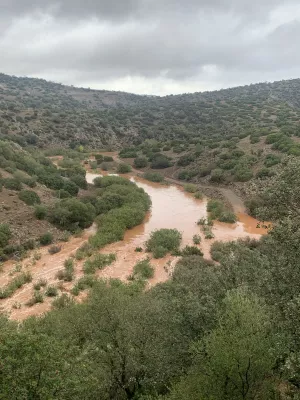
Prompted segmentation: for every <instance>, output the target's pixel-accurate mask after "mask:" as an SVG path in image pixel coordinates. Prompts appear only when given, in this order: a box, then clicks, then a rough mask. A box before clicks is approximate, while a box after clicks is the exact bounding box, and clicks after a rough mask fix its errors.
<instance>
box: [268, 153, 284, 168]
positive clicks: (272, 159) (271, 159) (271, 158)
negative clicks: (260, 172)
mask: <svg viewBox="0 0 300 400" xmlns="http://www.w3.org/2000/svg"><path fill="white" fill-rule="evenodd" d="M280 163H281V157H279V156H277V155H275V154H268V155H266V158H265V161H264V164H265V166H266V167H268V168H269V167H272V166H273V165H276V164H280Z"/></svg>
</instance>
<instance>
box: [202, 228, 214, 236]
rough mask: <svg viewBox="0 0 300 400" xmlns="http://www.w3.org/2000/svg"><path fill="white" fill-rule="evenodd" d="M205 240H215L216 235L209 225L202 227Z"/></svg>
mask: <svg viewBox="0 0 300 400" xmlns="http://www.w3.org/2000/svg"><path fill="white" fill-rule="evenodd" d="M202 231H203V233H204V236H205V239H214V237H215V235H214V234H213V233H212V230H211V227H210V226H208V225H204V226H202Z"/></svg>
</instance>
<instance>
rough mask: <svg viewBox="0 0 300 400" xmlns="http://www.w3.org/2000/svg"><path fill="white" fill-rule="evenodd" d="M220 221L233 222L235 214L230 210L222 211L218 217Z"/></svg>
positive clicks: (235, 218)
mask: <svg viewBox="0 0 300 400" xmlns="http://www.w3.org/2000/svg"><path fill="white" fill-rule="evenodd" d="M218 220H219V221H220V222H226V223H228V224H234V223H235V222H236V221H237V217H236V215H235V214H234V213H233V212H232V211H227V210H225V211H223V212H222V213H221V215H220V216H219V217H218Z"/></svg>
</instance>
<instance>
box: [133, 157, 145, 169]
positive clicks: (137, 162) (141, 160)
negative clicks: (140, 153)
mask: <svg viewBox="0 0 300 400" xmlns="http://www.w3.org/2000/svg"><path fill="white" fill-rule="evenodd" d="M147 165H148V159H147V157H137V158H135V159H134V166H135V167H136V168H145V167H147Z"/></svg>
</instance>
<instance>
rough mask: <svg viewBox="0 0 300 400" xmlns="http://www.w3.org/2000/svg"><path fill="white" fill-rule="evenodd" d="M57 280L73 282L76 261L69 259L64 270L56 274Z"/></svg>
mask: <svg viewBox="0 0 300 400" xmlns="http://www.w3.org/2000/svg"><path fill="white" fill-rule="evenodd" d="M56 278H57V279H59V280H60V281H65V282H71V281H72V280H73V278H74V261H73V260H72V258H68V259H67V260H65V262H64V269H63V270H60V271H58V272H57V274H56Z"/></svg>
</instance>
